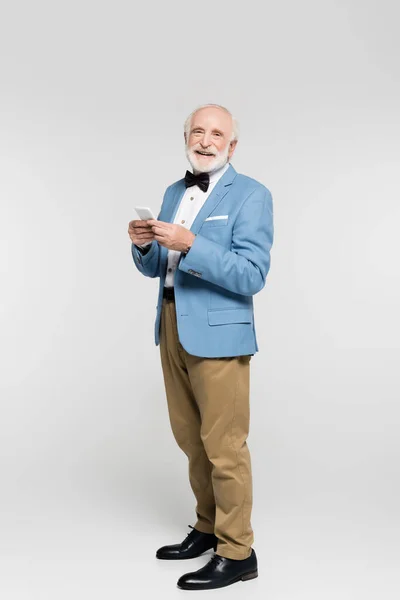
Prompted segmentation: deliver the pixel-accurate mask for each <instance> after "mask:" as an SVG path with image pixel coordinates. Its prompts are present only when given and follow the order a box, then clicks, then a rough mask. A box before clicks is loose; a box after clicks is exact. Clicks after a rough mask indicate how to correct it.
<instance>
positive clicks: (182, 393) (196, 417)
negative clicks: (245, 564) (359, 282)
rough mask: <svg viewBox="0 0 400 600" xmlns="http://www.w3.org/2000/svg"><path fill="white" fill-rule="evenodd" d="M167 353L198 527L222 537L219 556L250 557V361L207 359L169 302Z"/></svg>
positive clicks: (163, 345) (163, 332)
mask: <svg viewBox="0 0 400 600" xmlns="http://www.w3.org/2000/svg"><path fill="white" fill-rule="evenodd" d="M160 355H161V364H162V369H163V376H164V383H165V391H166V396H167V404H168V413H169V418H170V423H171V428H172V432H173V435H174V437H175V440H176V442H177V444H178V446H179V447H180V448H181V450H183V452H184V453H185V454H186V456H187V457H188V460H189V481H190V485H191V488H192V490H193V493H194V495H195V498H196V500H197V506H196V515H197V522H196V524H195V526H194V527H195V529H197V530H198V531H202V532H204V533H215V535H216V536H217V538H218V547H217V551H216V552H217V554H219V555H220V556H225V557H226V558H233V559H239V560H241V559H244V558H247V557H248V556H250V553H251V545H252V543H253V541H254V536H253V530H252V527H251V523H250V517H251V509H252V499H253V498H252V476H251V462H250V453H249V449H248V446H247V443H246V439H247V436H248V433H249V419H250V406H249V381H250V380H249V378H250V360H251V356H235V357H227V358H203V357H199V356H193V355H192V354H189V353H188V352H186V350H185V349H184V348H183V346H182V345H181V343H180V342H179V339H178V330H177V323H176V310H175V302H174V301H173V300H169V299H168V300H167V299H166V298H164V299H163V305H162V313H161V328H160Z"/></svg>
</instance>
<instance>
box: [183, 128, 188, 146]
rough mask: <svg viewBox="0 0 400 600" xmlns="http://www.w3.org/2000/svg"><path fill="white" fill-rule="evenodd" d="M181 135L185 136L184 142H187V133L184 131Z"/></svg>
mask: <svg viewBox="0 0 400 600" xmlns="http://www.w3.org/2000/svg"><path fill="white" fill-rule="evenodd" d="M183 137H184V138H185V144H187V135H186V131H185V133H184V134H183Z"/></svg>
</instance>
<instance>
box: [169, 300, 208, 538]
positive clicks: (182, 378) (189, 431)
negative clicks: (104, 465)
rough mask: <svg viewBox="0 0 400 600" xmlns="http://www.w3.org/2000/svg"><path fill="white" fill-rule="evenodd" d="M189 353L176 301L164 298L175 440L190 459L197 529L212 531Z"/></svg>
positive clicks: (170, 402)
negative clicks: (179, 326)
mask: <svg viewBox="0 0 400 600" xmlns="http://www.w3.org/2000/svg"><path fill="white" fill-rule="evenodd" d="M186 355H187V353H186V352H185V350H184V348H183V347H182V345H181V344H180V342H179V339H178V332H177V325H176V313H175V303H174V302H171V301H167V300H166V299H165V298H164V299H163V305H162V313H161V324H160V356H161V364H162V370H163V376H164V384H165V391H166V397H167V405H168V414H169V419H170V423H171V429H172V432H173V435H174V437H175V440H176V442H177V444H178V446H179V447H180V448H181V450H182V451H183V452H184V453H185V454H186V456H187V457H188V461H189V465H188V467H189V481H190V485H191V488H192V490H193V493H194V495H195V498H196V501H197V505H196V515H197V522H196V524H195V526H194V527H195V529H197V530H198V531H202V532H204V533H213V532H214V524H215V499H214V492H213V485H212V480H211V469H212V463H211V462H210V461H209V459H208V457H207V454H206V451H205V448H204V445H203V441H202V439H201V435H200V429H201V417H200V411H199V408H198V406H197V403H196V400H195V398H194V395H193V391H192V388H191V383H190V379H189V374H188V371H187V368H186V362H185V358H186Z"/></svg>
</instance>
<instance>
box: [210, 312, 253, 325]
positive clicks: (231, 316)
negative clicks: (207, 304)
mask: <svg viewBox="0 0 400 600" xmlns="http://www.w3.org/2000/svg"><path fill="white" fill-rule="evenodd" d="M251 322H252V310H251V309H249V308H217V309H215V310H209V311H208V324H209V325H227V324H229V323H251Z"/></svg>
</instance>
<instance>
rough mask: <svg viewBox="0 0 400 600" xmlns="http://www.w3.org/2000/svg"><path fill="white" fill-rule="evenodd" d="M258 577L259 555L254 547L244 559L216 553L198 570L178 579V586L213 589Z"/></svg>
mask: <svg viewBox="0 0 400 600" xmlns="http://www.w3.org/2000/svg"><path fill="white" fill-rule="evenodd" d="M255 577H258V570H257V557H256V553H255V551H254V549H253V548H252V549H251V554H250V556H249V557H248V558H245V559H244V560H233V559H231V558H225V557H224V556H219V555H218V554H215V555H214V556H213V557H212V558H211V560H210V561H209V562H208V563H207V564H206V565H205V566H204V567H202V568H201V569H199V570H198V571H194V572H193V573H186V574H185V575H182V577H180V578H179V579H178V587H179V588H181V589H183V590H212V589H214V588H220V587H224V586H226V585H231V583H236V581H247V580H248V579H254V578H255Z"/></svg>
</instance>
